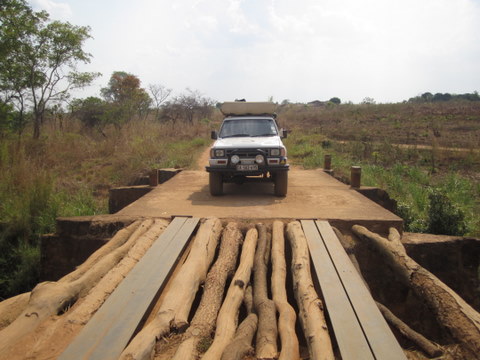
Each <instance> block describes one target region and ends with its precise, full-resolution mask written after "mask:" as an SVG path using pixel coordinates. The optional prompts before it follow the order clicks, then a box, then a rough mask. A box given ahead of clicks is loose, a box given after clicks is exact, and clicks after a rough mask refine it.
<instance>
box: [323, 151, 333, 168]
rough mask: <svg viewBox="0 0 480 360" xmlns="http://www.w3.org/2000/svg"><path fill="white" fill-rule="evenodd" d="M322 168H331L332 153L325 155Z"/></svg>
mask: <svg viewBox="0 0 480 360" xmlns="http://www.w3.org/2000/svg"><path fill="white" fill-rule="evenodd" d="M323 170H332V155H325V157H324V161H323Z"/></svg>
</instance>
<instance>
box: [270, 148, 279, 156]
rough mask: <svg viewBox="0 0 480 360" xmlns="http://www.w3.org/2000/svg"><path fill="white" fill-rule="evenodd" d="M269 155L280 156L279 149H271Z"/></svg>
mask: <svg viewBox="0 0 480 360" xmlns="http://www.w3.org/2000/svg"><path fill="white" fill-rule="evenodd" d="M270 155H272V156H280V149H271V150H270Z"/></svg>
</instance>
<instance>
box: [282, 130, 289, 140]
mask: <svg viewBox="0 0 480 360" xmlns="http://www.w3.org/2000/svg"><path fill="white" fill-rule="evenodd" d="M287 136H288V130H285V129H282V138H284V139H286V138H287Z"/></svg>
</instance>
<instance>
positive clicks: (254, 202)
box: [118, 149, 401, 225]
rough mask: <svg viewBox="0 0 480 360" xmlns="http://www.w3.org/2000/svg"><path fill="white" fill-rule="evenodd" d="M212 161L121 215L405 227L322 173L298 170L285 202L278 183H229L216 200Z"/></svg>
mask: <svg viewBox="0 0 480 360" xmlns="http://www.w3.org/2000/svg"><path fill="white" fill-rule="evenodd" d="M207 162H208V149H207V150H206V151H205V152H204V153H203V154H202V156H200V158H199V161H198V166H197V170H188V171H182V172H181V173H179V174H178V175H176V176H175V177H174V178H172V179H171V180H169V181H167V182H166V183H164V184H162V185H159V186H157V187H156V188H155V189H154V190H152V191H151V192H150V193H148V194H147V195H145V196H143V197H142V198H140V199H139V200H137V201H136V202H134V203H132V204H130V205H129V206H127V207H126V208H124V209H122V210H121V211H120V212H118V215H126V216H151V217H170V216H175V215H192V216H198V217H207V216H216V217H219V218H243V219H273V218H297V219H300V218H319V219H325V220H346V221H351V220H355V221H357V222H358V221H371V220H372V221H376V222H378V221H381V222H389V223H391V224H392V225H393V224H400V223H401V219H400V218H399V217H397V216H396V215H394V214H392V213H391V212H389V211H387V210H385V209H384V208H382V207H381V206H379V205H377V204H376V203H374V202H372V201H370V200H368V199H367V198H366V197H364V196H362V195H361V194H359V193H358V192H357V191H355V190H353V189H351V188H350V187H349V186H348V185H345V184H343V183H341V182H339V181H337V180H336V179H334V178H333V177H331V176H330V175H328V174H326V173H324V172H323V171H322V170H301V169H299V168H292V169H291V170H290V171H289V185H288V194H287V196H286V197H284V198H279V197H275V196H274V188H273V183H246V184H243V185H236V184H225V186H224V192H225V194H224V195H223V196H216V197H214V196H211V195H210V193H209V190H208V173H207V172H206V171H205V168H204V167H205V165H206V163H207Z"/></svg>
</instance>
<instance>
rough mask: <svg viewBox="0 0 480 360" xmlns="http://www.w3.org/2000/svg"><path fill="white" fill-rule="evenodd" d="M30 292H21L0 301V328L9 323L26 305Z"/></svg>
mask: <svg viewBox="0 0 480 360" xmlns="http://www.w3.org/2000/svg"><path fill="white" fill-rule="evenodd" d="M29 299H30V293H29V292H27V293H23V294H19V295H17V296H13V297H11V298H8V299H5V300H3V301H2V302H0V330H1V329H3V328H5V327H7V326H8V325H10V324H11V323H12V322H13V321H14V320H15V319H16V318H17V317H18V316H19V315H20V314H21V313H22V312H23V310H25V308H26V307H27V306H28V300H29Z"/></svg>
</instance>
